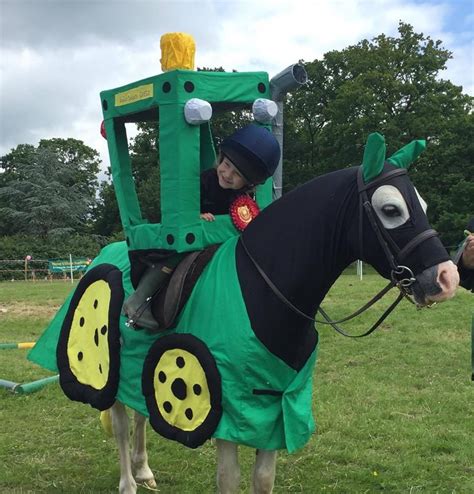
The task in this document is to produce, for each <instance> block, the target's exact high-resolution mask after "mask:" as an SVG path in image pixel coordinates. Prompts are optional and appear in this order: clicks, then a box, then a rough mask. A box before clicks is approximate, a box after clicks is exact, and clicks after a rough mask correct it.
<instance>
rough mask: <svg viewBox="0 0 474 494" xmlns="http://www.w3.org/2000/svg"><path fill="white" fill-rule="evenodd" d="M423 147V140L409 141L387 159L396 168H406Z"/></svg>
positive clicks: (424, 145)
mask: <svg viewBox="0 0 474 494" xmlns="http://www.w3.org/2000/svg"><path fill="white" fill-rule="evenodd" d="M425 147H426V141H425V140H418V141H411V142H410V143H409V144H407V145H406V146H403V147H402V148H401V149H399V150H398V151H397V152H396V153H394V154H392V156H390V158H388V160H387V161H388V162H389V163H391V164H392V165H394V166H396V167H398V168H406V169H407V170H408V168H409V167H410V165H411V164H412V163H413V161H415V160H416V158H418V156H419V155H420V154H421V153H422V152H423V151H424V149H425Z"/></svg>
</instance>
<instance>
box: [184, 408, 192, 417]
mask: <svg viewBox="0 0 474 494" xmlns="http://www.w3.org/2000/svg"><path fill="white" fill-rule="evenodd" d="M184 415H186V418H187V419H188V420H193V411H192V410H191V409H190V408H186V411H185V412H184Z"/></svg>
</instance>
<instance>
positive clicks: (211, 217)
mask: <svg viewBox="0 0 474 494" xmlns="http://www.w3.org/2000/svg"><path fill="white" fill-rule="evenodd" d="M200 216H201V219H203V220H205V221H214V220H215V219H216V217H215V216H214V215H213V214H212V213H201V215H200Z"/></svg>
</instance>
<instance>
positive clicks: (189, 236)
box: [186, 233, 196, 245]
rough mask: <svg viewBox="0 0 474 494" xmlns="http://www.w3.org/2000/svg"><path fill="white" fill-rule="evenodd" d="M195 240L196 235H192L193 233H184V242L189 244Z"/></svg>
mask: <svg viewBox="0 0 474 494" xmlns="http://www.w3.org/2000/svg"><path fill="white" fill-rule="evenodd" d="M195 240H196V236H195V235H194V233H188V234H187V235H186V242H187V243H188V244H189V245H191V244H193V243H194V241H195Z"/></svg>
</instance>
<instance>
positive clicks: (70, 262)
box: [69, 254, 74, 285]
mask: <svg viewBox="0 0 474 494" xmlns="http://www.w3.org/2000/svg"><path fill="white" fill-rule="evenodd" d="M69 265H70V266H71V285H72V283H73V282H74V279H73V274H72V254H69Z"/></svg>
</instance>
